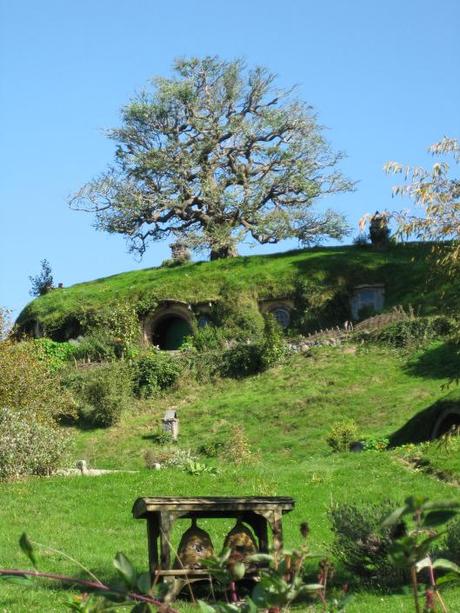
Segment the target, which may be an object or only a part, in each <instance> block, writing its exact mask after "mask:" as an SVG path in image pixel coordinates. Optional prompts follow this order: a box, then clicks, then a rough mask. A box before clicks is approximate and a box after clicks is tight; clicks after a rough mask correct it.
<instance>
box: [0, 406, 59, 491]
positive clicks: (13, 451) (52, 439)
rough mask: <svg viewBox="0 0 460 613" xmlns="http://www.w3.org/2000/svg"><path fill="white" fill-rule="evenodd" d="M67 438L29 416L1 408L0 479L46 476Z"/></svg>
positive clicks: (53, 428) (57, 458) (54, 463)
mask: <svg viewBox="0 0 460 613" xmlns="http://www.w3.org/2000/svg"><path fill="white" fill-rule="evenodd" d="M66 447H67V438H66V437H65V436H64V435H63V433H62V432H61V431H60V430H59V429H58V428H56V427H51V426H49V425H45V424H41V423H39V422H37V421H36V420H35V419H33V418H31V417H30V415H29V416H26V415H23V414H21V413H18V412H15V411H12V410H10V409H7V408H2V409H0V480H7V479H14V478H17V477H20V476H24V475H49V474H51V473H52V472H54V471H55V470H56V468H57V467H58V466H59V462H60V461H61V459H62V457H63V454H64V452H65V450H66Z"/></svg>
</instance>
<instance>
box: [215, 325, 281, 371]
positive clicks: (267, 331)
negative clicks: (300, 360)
mask: <svg viewBox="0 0 460 613" xmlns="http://www.w3.org/2000/svg"><path fill="white" fill-rule="evenodd" d="M286 355H287V347H286V343H285V341H284V336H283V332H282V330H281V328H280V326H279V325H278V323H277V322H276V320H275V318H274V317H273V316H268V317H267V318H266V319H265V327H264V332H263V338H262V340H260V341H258V342H256V343H253V344H248V343H239V344H238V345H236V346H235V347H233V348H231V349H228V350H227V351H225V352H224V354H223V356H222V367H221V369H222V371H221V374H222V375H223V376H224V377H234V378H237V379H238V378H242V377H247V376H249V375H254V374H256V373H259V372H263V371H265V370H267V369H268V368H271V367H272V366H274V365H275V364H277V363H279V362H281V361H282V359H283V358H284V357H285V356H286Z"/></svg>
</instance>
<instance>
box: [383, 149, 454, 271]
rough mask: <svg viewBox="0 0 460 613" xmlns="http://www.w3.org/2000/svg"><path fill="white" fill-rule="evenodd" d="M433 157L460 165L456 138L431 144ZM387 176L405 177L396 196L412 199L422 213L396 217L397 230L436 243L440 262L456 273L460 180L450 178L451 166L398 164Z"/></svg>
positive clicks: (392, 165) (391, 164) (442, 163)
mask: <svg viewBox="0 0 460 613" xmlns="http://www.w3.org/2000/svg"><path fill="white" fill-rule="evenodd" d="M428 151H429V152H430V153H431V154H432V155H434V156H437V157H439V156H444V157H447V159H448V158H449V156H450V157H451V158H452V160H453V162H454V164H457V165H458V164H459V163H460V144H459V142H458V140H456V139H454V138H447V137H444V138H443V139H442V140H440V141H439V142H437V143H435V144H434V145H431V147H429V149H428ZM385 170H386V171H387V172H388V173H392V174H396V175H403V176H404V179H405V182H404V183H403V184H401V185H397V186H395V187H394V188H393V193H394V194H395V195H400V196H408V197H410V198H411V199H412V200H413V201H414V203H415V204H416V205H417V206H419V207H420V208H421V210H422V213H423V214H422V215H421V216H420V215H417V214H416V213H415V214H414V212H412V211H401V212H398V213H394V214H393V218H394V219H395V220H396V222H397V224H398V231H399V233H400V234H401V235H404V236H407V237H409V236H415V237H416V238H417V239H419V240H425V241H436V245H435V247H436V251H437V255H438V263H440V264H441V265H442V266H443V267H444V268H445V269H446V270H449V271H450V272H453V271H454V270H457V269H458V265H459V264H460V177H455V176H450V173H451V170H452V168H451V166H450V165H449V163H448V162H447V161H445V160H443V161H436V162H435V163H434V164H433V166H432V167H431V168H429V169H425V168H422V167H419V166H404V165H402V164H400V163H398V162H388V163H387V164H386V165H385Z"/></svg>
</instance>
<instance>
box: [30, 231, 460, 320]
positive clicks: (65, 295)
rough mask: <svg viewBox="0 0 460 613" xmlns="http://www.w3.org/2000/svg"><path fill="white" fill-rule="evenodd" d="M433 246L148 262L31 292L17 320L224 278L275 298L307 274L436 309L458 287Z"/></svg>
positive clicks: (189, 289)
mask: <svg viewBox="0 0 460 613" xmlns="http://www.w3.org/2000/svg"><path fill="white" fill-rule="evenodd" d="M429 254H430V246H429V245H427V244H415V243H414V244H406V245H399V246H392V247H391V248H390V249H389V250H388V251H384V252H378V251H373V250H370V249H363V248H358V247H350V246H344V247H329V248H316V249H305V250H297V251H290V252H287V253H277V254H272V255H265V256H262V255H255V256H250V257H237V258H231V259H226V260H217V261H214V262H197V263H191V264H186V265H183V266H180V267H177V268H146V269H144V270H137V271H132V272H125V273H121V274H118V275H113V276H111V277H106V278H102V279H97V280H95V281H89V282H87V283H79V284H77V285H74V286H72V287H68V288H64V289H59V290H55V291H53V292H50V293H49V294H46V295H44V296H42V297H40V298H37V299H35V300H33V301H32V302H31V303H30V304H29V305H28V306H27V307H26V308H25V309H24V310H23V311H22V313H21V314H20V315H19V318H18V324H19V325H20V326H21V327H22V328H23V329H27V327H28V326H30V325H31V323H32V322H35V321H39V322H41V324H42V325H43V326H44V327H45V329H47V330H48V331H52V330H56V329H58V328H59V327H60V326H62V325H64V324H65V321H66V320H67V321H69V319H72V318H76V319H79V318H80V317H81V314H82V313H83V312H84V311H91V310H95V309H100V308H108V307H109V305H110V304H113V303H115V302H117V301H120V300H122V301H124V300H127V299H128V300H132V301H133V302H134V303H137V304H138V305H140V304H142V308H144V309H145V308H147V309H148V308H149V306H155V304H156V303H158V301H160V300H166V299H175V300H183V301H187V302H192V303H196V302H200V301H209V300H216V299H217V298H218V296H219V294H220V292H221V290H222V287H223V286H224V285H225V284H227V285H228V284H230V285H231V286H232V287H233V288H235V289H237V290H239V291H240V292H249V293H251V294H256V296H257V297H258V298H260V299H263V298H273V297H275V298H276V297H282V296H286V295H290V294H292V293H293V292H294V290H295V286H296V283H297V282H298V281H299V280H302V281H308V283H310V285H311V288H312V291H313V290H316V291H320V292H324V290H326V289H327V288H329V289H330V290H331V291H332V294H333V293H334V292H335V291H339V290H340V291H349V290H350V288H351V287H352V286H353V285H356V284H360V283H385V288H386V306H387V307H391V306H392V305H396V304H406V305H408V304H412V305H414V306H422V307H424V309H425V310H428V311H430V310H435V311H436V309H437V306H436V305H439V304H441V299H442V300H443V303H444V305H447V304H448V303H450V302H453V297H455V296H456V295H458V287H456V286H454V285H453V284H452V281H450V283H449V284H448V283H446V282H445V280H441V279H440V276H439V275H436V276H435V277H432V276H431V274H430V269H431V267H430V265H429V262H428V259H429Z"/></svg>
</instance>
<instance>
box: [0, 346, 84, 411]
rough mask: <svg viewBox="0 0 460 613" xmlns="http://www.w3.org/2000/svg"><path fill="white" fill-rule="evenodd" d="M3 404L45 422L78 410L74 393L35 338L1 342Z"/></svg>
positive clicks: (0, 392)
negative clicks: (64, 387)
mask: <svg viewBox="0 0 460 613" xmlns="http://www.w3.org/2000/svg"><path fill="white" fill-rule="evenodd" d="M0 407H10V408H11V410H14V411H25V410H26V411H27V412H28V413H30V414H31V415H33V416H35V417H36V418H37V419H38V421H41V422H43V423H45V422H48V423H52V422H54V420H55V419H57V418H58V416H60V415H69V414H72V413H73V412H74V403H73V400H72V398H71V396H70V394H69V393H66V392H64V391H63V390H62V388H61V385H60V379H59V377H58V376H57V374H56V373H55V372H53V371H52V369H50V368H49V366H48V364H47V362H46V360H44V359H43V356H42V355H40V351H39V350H38V348H37V346H36V344H35V342H34V341H21V342H13V341H11V340H4V341H0Z"/></svg>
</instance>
